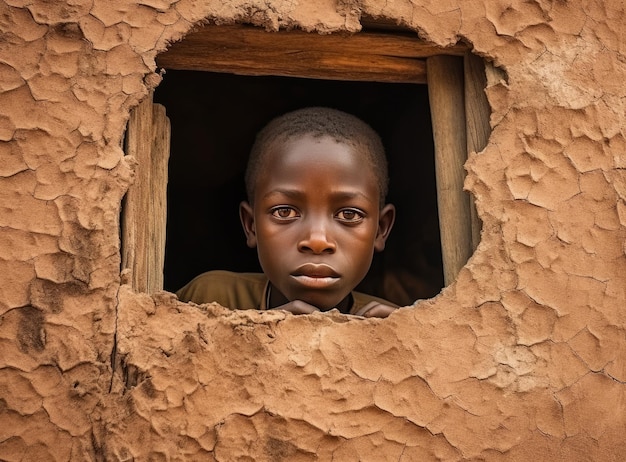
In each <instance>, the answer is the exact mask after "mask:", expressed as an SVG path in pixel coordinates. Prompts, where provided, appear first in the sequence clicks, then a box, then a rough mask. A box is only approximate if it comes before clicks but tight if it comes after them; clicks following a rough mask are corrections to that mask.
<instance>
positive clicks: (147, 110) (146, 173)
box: [121, 96, 170, 293]
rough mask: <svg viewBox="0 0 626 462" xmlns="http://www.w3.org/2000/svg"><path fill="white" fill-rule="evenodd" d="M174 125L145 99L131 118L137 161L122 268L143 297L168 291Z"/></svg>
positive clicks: (125, 216)
mask: <svg viewBox="0 0 626 462" xmlns="http://www.w3.org/2000/svg"><path fill="white" fill-rule="evenodd" d="M169 141H170V123H169V119H168V118H167V117H166V115H165V108H164V107H163V106H161V105H158V104H152V97H151V96H150V97H148V98H146V99H145V100H143V101H142V102H141V103H140V104H139V106H137V107H136V108H135V109H134V110H133V111H132V113H131V116H130V119H129V121H128V128H127V131H126V154H127V155H129V156H133V157H134V158H135V159H136V160H137V163H138V165H137V168H136V170H135V181H134V183H133V184H132V185H131V187H130V188H129V190H128V192H127V194H126V197H125V199H124V205H123V209H122V219H121V222H122V237H121V238H122V268H123V269H126V268H129V269H130V270H131V284H132V286H133V288H134V289H135V290H136V291H139V292H147V293H151V292H155V291H157V290H161V289H163V264H164V262H165V229H166V221H167V204H166V194H167V164H168V160H169V151H170V149H169Z"/></svg>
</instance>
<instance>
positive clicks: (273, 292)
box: [266, 282, 353, 314]
mask: <svg viewBox="0 0 626 462" xmlns="http://www.w3.org/2000/svg"><path fill="white" fill-rule="evenodd" d="M289 302H290V300H288V299H287V297H285V296H284V295H283V294H282V292H281V291H280V290H278V289H277V288H276V287H274V286H273V285H272V283H271V282H270V284H269V287H268V290H267V300H266V305H267V309H268V310H271V309H274V308H278V307H279V306H282V305H285V304H287V303H289ZM352 303H353V299H352V292H350V293H349V294H348V296H347V297H345V298H344V299H343V300H341V302H339V304H338V305H337V306H335V308H337V309H338V310H339V311H340V312H342V313H344V314H348V313H350V308H352ZM328 311H330V310H328Z"/></svg>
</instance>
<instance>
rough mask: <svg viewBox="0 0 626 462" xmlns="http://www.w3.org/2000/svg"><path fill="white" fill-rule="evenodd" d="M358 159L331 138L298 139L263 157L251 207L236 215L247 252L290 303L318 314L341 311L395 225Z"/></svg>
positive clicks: (369, 172) (243, 207)
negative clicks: (301, 304) (249, 250)
mask: <svg viewBox="0 0 626 462" xmlns="http://www.w3.org/2000/svg"><path fill="white" fill-rule="evenodd" d="M378 188H379V187H378V182H377V181H376V176H375V174H374V172H373V171H372V168H371V166H370V164H369V162H368V161H367V160H366V159H365V158H364V156H363V155H359V154H358V153H356V152H354V148H353V147H351V146H349V145H347V144H343V143H337V142H336V141H335V140H334V139H332V138H330V137H322V138H313V137H310V136H304V137H300V138H296V139H293V140H290V141H288V142H286V143H283V144H281V145H279V146H278V147H276V148H275V149H274V150H273V151H272V152H270V153H268V155H267V157H266V158H265V161H264V163H263V165H262V167H261V170H260V173H259V175H258V178H257V183H256V188H255V194H254V204H253V206H251V205H250V204H248V203H247V202H243V203H242V204H241V209H240V214H241V220H242V224H243V227H244V231H245V233H246V237H247V243H248V245H249V246H250V247H257V251H258V255H259V261H260V263H261V267H262V268H263V271H264V273H265V274H266V276H267V277H268V279H269V280H270V282H271V284H272V290H278V291H280V292H281V294H282V295H284V297H285V298H286V299H287V300H288V301H293V300H302V301H305V302H307V303H309V304H311V305H314V306H316V307H318V308H319V309H321V310H329V309H332V308H334V307H336V306H338V305H339V304H340V302H342V301H343V300H344V299H345V298H346V296H347V295H348V294H349V293H350V291H352V290H353V289H354V287H356V285H357V284H358V283H359V282H361V280H362V279H363V277H365V275H366V273H367V271H368V269H369V267H370V264H371V262H372V256H373V254H374V251H381V250H383V248H384V247H385V241H386V239H387V236H388V235H389V232H390V231H391V227H392V225H393V221H394V217H395V210H394V208H393V206H392V205H386V206H385V207H383V208H382V209H381V208H380V204H379V200H380V199H379V189H378Z"/></svg>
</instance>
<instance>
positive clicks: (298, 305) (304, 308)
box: [272, 300, 319, 314]
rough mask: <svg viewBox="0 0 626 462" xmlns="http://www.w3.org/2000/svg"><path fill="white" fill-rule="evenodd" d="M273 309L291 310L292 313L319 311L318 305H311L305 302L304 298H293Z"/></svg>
mask: <svg viewBox="0 0 626 462" xmlns="http://www.w3.org/2000/svg"><path fill="white" fill-rule="evenodd" d="M272 309H273V310H285V311H289V312H290V313H292V314H311V313H314V312H315V311H319V309H318V308H317V307H315V306H313V305H309V304H308V303H307V302H303V301H302V300H293V301H291V302H289V303H285V304H284V305H280V306H277V307H276V308H272Z"/></svg>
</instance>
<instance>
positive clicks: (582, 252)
mask: <svg viewBox="0 0 626 462" xmlns="http://www.w3.org/2000/svg"><path fill="white" fill-rule="evenodd" d="M362 14H368V15H369V16H373V17H379V18H385V19H390V20H394V21H396V22H398V23H401V24H403V25H405V26H408V27H410V28H413V29H414V30H416V31H418V32H419V35H420V36H421V37H422V38H423V39H426V40H429V41H431V42H433V43H435V44H438V45H442V46H445V45H448V44H452V43H455V42H456V41H457V40H459V39H461V38H462V39H464V40H466V41H467V42H469V43H471V44H472V45H473V47H474V50H475V52H476V53H478V54H479V55H481V56H483V57H485V59H487V60H489V61H493V62H494V63H495V64H496V65H497V66H499V67H501V68H502V69H504V70H505V71H506V74H507V79H506V80H501V81H495V82H491V85H490V87H489V88H488V90H487V93H488V98H489V102H490V104H491V106H492V109H493V114H492V119H491V122H492V125H493V134H492V136H491V139H490V142H489V145H488V146H487V148H486V149H485V150H484V151H483V152H481V153H478V154H473V155H472V156H471V157H470V159H469V161H468V162H467V170H468V179H467V182H466V186H467V188H468V189H469V190H470V191H471V192H472V193H473V194H474V195H475V197H476V201H477V207H478V211H479V214H480V216H481V218H482V220H483V222H484V229H483V235H482V242H481V244H480V246H479V248H478V250H477V251H476V253H475V255H474V256H473V257H472V259H471V260H470V261H469V262H468V264H467V265H466V267H465V268H464V269H463V270H462V271H461V274H460V275H459V277H458V279H457V281H456V283H454V284H453V285H451V286H450V287H448V288H446V289H444V291H443V292H442V293H441V294H440V295H439V296H438V297H436V298H434V299H432V300H427V301H423V302H420V303H419V304H417V305H416V306H413V307H408V308H405V309H401V310H399V311H398V312H397V313H395V314H394V315H392V316H391V317H390V318H388V319H386V320H367V321H365V320H360V319H350V318H347V317H344V316H341V315H333V314H330V315H313V316H301V317H294V316H290V315H285V314H283V313H280V312H268V313H256V312H247V311H246V312H231V311H228V310H226V309H223V308H221V307H219V306H212V305H208V306H204V307H197V306H187V305H185V304H182V303H179V302H178V301H177V300H176V299H175V297H174V296H172V295H171V294H167V293H160V294H156V295H154V296H148V295H145V294H135V293H133V292H132V291H131V290H130V289H129V288H128V287H127V286H125V285H122V284H121V279H120V275H119V273H120V256H119V213H120V203H121V199H122V197H123V195H124V193H125V191H126V190H127V188H128V186H129V184H131V182H132V180H133V169H134V168H135V165H134V163H133V162H132V160H131V159H125V158H124V154H123V152H122V150H121V149H120V147H119V146H120V141H121V138H122V136H123V132H124V128H125V122H126V120H127V117H128V112H129V110H130V109H131V108H132V107H133V106H134V105H136V104H137V102H138V101H139V100H140V99H141V98H142V97H143V96H145V95H146V94H147V91H148V90H149V89H151V88H153V87H154V86H155V85H157V84H158V82H159V76H158V75H157V74H155V62H154V59H155V56H156V54H157V53H158V52H159V51H162V50H164V49H165V48H166V45H167V43H168V42H169V41H172V40H178V39H180V38H181V37H182V36H183V35H184V33H185V32H186V31H188V30H189V29H190V28H191V27H192V25H193V24H195V23H197V22H199V21H201V20H205V19H208V20H210V21H215V22H218V23H220V22H225V23H227V22H233V21H241V22H249V23H254V24H257V25H260V26H263V27H266V28H268V29H274V30H275V29H278V28H282V27H300V28H303V29H306V30H309V31H320V32H325V33H327V32H334V31H341V30H347V31H351V32H356V31H358V30H359V28H360V17H361V15H362ZM624 24H625V18H624V6H623V2H619V1H617V0H609V1H593V0H591V1H586V0H572V1H567V2H565V1H558V0H555V1H549V0H538V1H507V2H503V1H491V0H464V1H460V0H443V1H442V0H439V1H436V2H431V1H429V0H418V1H415V2H410V1H408V0H406V1H404V0H395V1H393V2H387V1H385V2H383V1H379V0H361V1H357V0H355V1H339V2H335V1H302V2H283V1H274V0H268V1H254V0H249V1H245V0H241V1H222V0H219V1H218V0H202V1H192V0H179V1H173V0H142V1H139V0H136V1H131V0H125V1H124V0H117V1H112V0H69V1H65V2H60V1H59V2H52V1H46V0H30V1H28V2H26V1H22V0H3V1H2V2H0V31H1V33H2V35H1V36H0V352H1V354H0V459H1V460H9V461H13V460H133V459H134V460H148V459H149V460H184V459H193V460H222V461H224V460H290V461H292V460H331V459H332V460H341V461H349V460H403V461H404V460H406V461H410V460H433V459H443V460H461V459H485V460H533V459H534V460H555V459H556V460H618V459H619V458H620V457H621V455H622V454H623V453H624V450H626V440H625V439H624V435H625V434H626V412H624V411H625V409H626V386H625V381H626V336H625V334H626V314H625V313H626V312H625V305H626V304H625V301H626V296H625V286H626V282H625V280H624V275H625V274H626V259H625V258H624V257H625V255H624V253H625V246H624V242H625V241H626V203H625V202H624V200H625V198H626V177H625V175H624V168H625V167H626V140H625V138H624V122H625V120H624V114H625V104H626V87H624V81H626V37H625V36H624ZM137 168H141V166H139V167H137Z"/></svg>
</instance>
